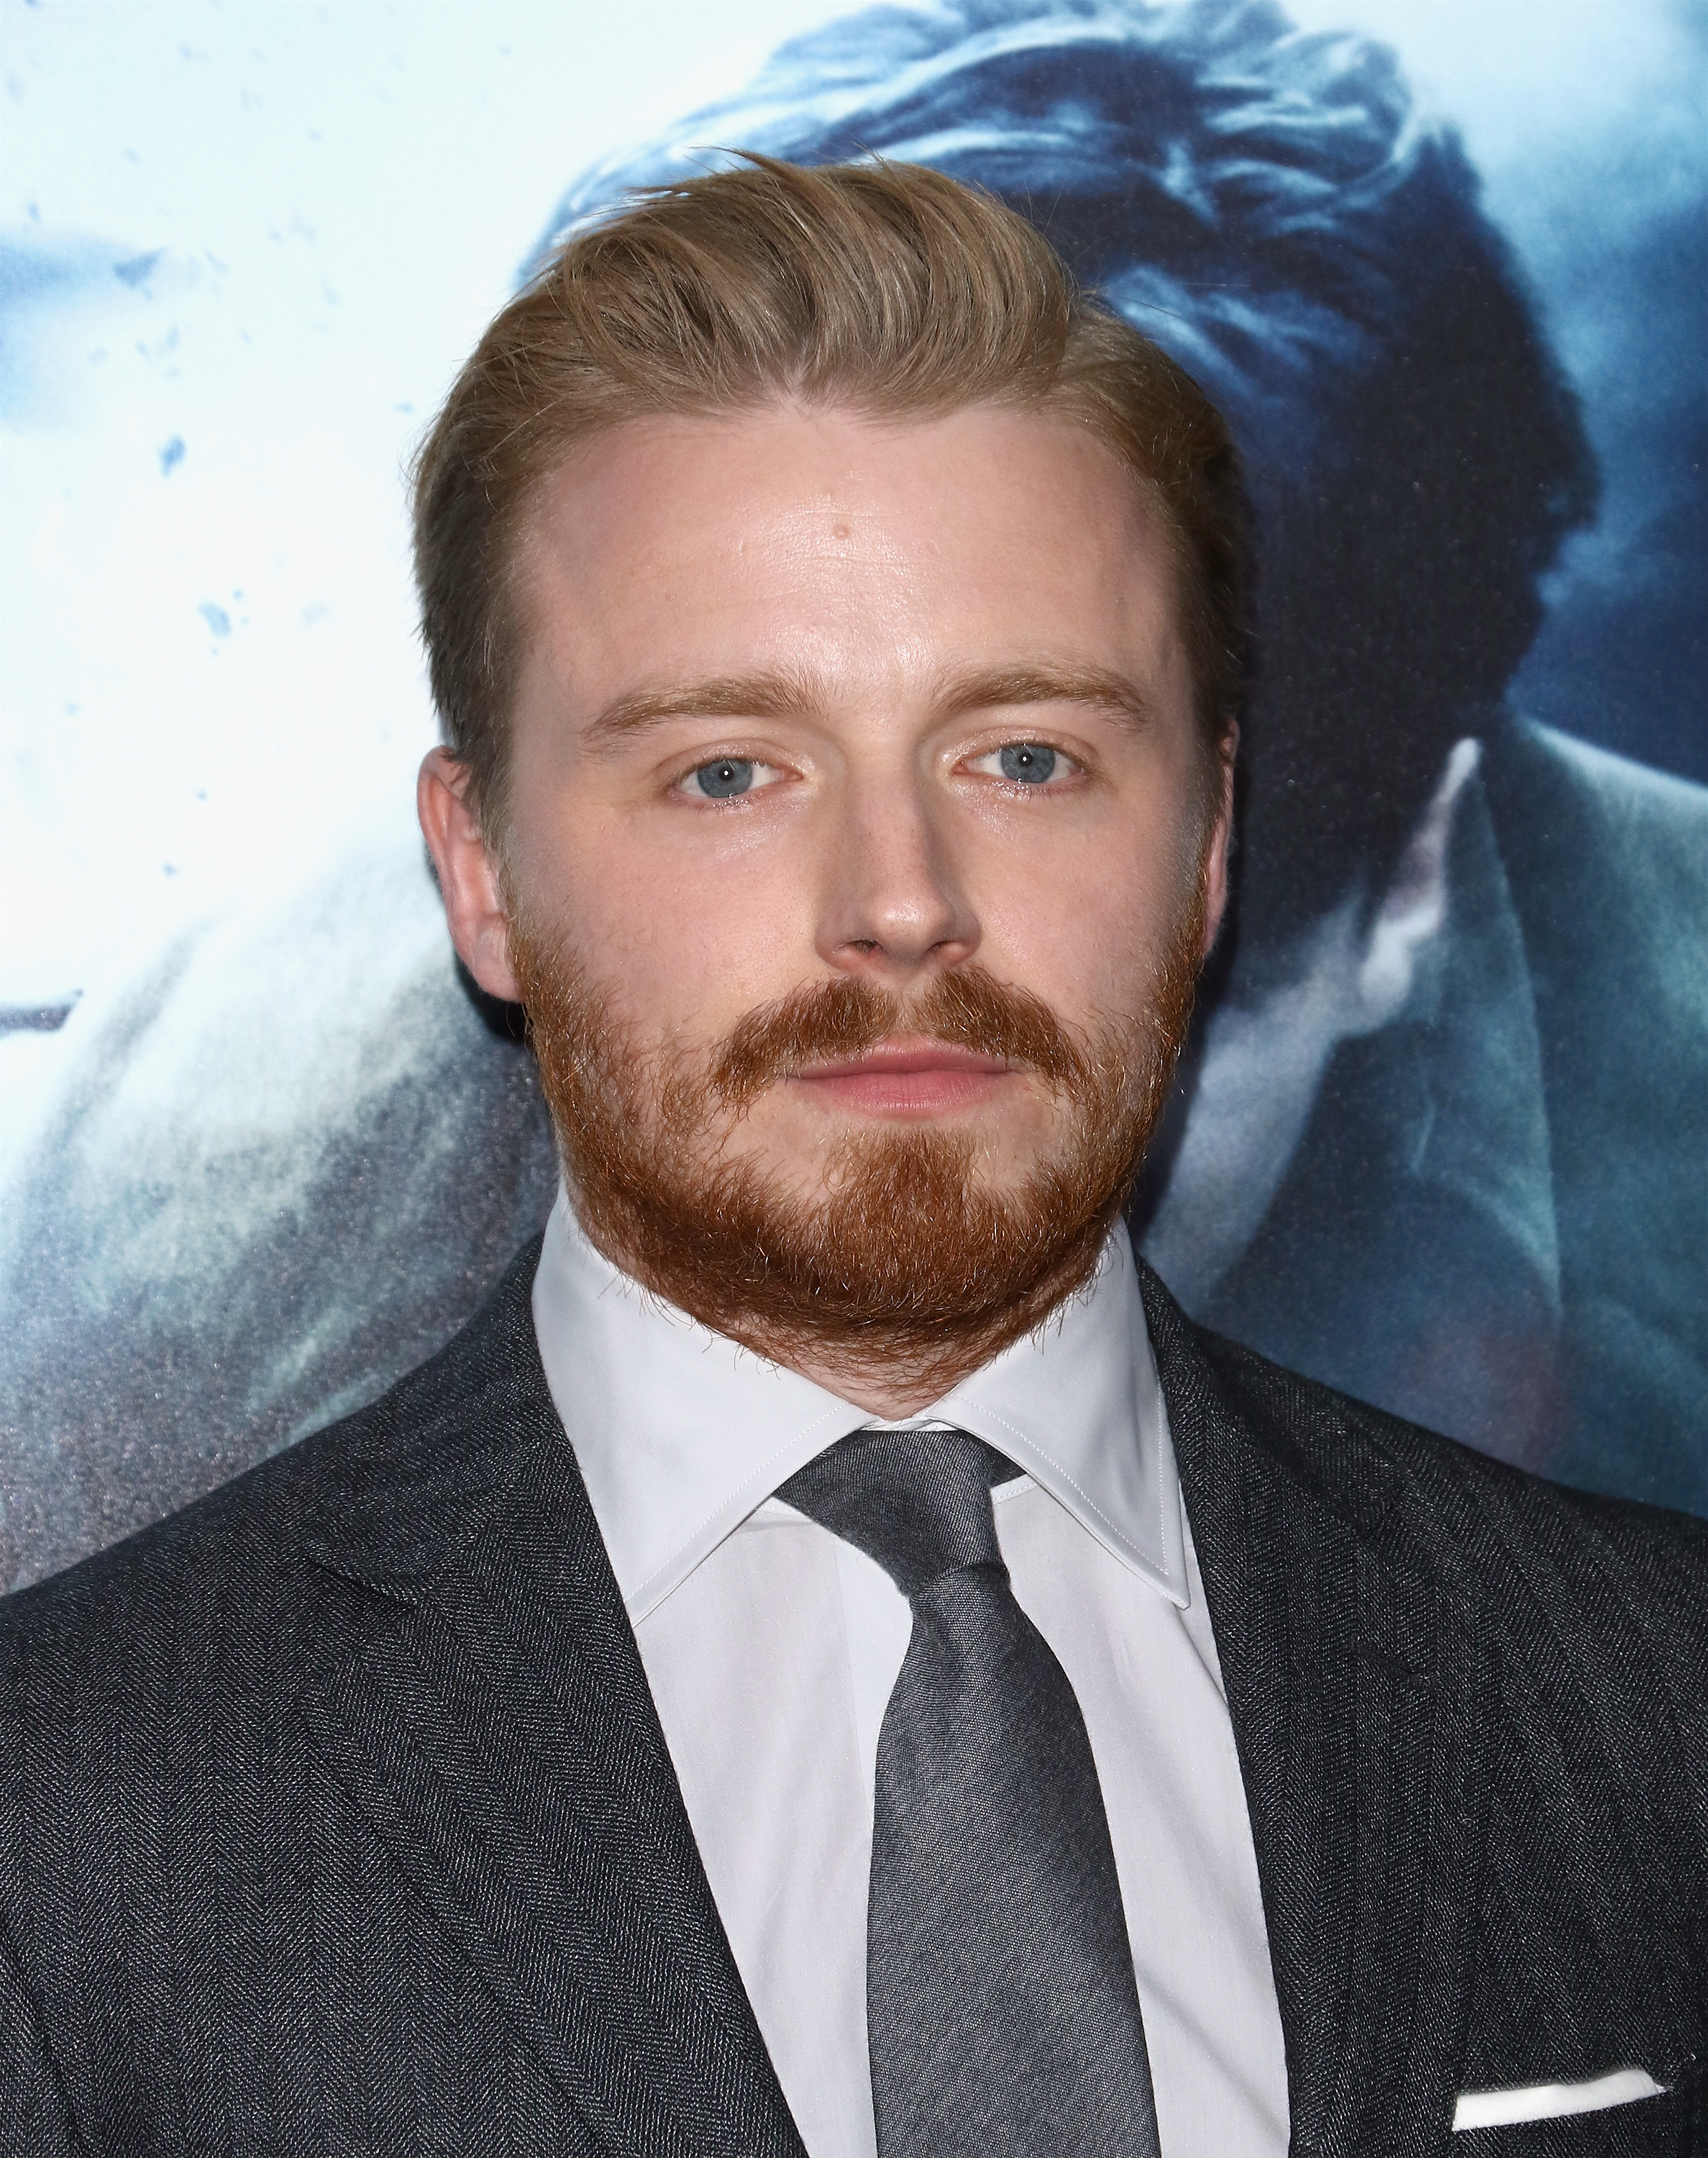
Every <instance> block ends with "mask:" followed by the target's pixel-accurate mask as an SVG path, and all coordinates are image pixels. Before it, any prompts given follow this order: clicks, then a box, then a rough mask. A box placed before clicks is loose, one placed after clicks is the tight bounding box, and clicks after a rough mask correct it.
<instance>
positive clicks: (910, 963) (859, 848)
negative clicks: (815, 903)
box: [817, 774, 979, 988]
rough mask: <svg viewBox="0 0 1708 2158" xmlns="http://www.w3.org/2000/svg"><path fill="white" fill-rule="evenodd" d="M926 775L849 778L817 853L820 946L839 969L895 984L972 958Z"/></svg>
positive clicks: (971, 937)
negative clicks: (822, 851) (820, 860)
mask: <svg viewBox="0 0 1708 2158" xmlns="http://www.w3.org/2000/svg"><path fill="white" fill-rule="evenodd" d="M933 810H934V805H933V804H932V803H931V800H930V798H929V792H928V782H927V781H926V780H925V779H924V778H922V777H905V776H903V775H900V774H895V775H893V776H891V777H888V778H882V779H880V778H877V777H866V778H859V777H854V778H851V779H850V780H849V782H848V783H847V786H846V790H845V792H844V793H843V796H842V798H841V800H840V801H839V803H838V805H837V811H836V815H835V823H834V828H833V836H832V837H831V838H830V839H829V842H828V849H827V853H826V855H825V859H824V870H825V874H824V879H823V885H822V887H821V893H822V896H821V901H820V906H819V916H818V937H817V944H818V955H819V957H820V958H822V959H823V960H824V961H825V962H826V963H827V964H828V965H830V966H832V967H834V968H836V969H837V970H838V972H839V973H858V974H864V975H868V976H870V977H873V978H877V979H880V980H883V981H885V982H888V983H890V984H891V985H893V986H895V987H897V988H900V987H902V986H904V985H905V984H906V983H907V982H908V981H909V980H911V979H912V978H916V977H917V976H918V975H920V974H921V973H939V972H942V971H945V970H947V968H951V967H955V966H958V965H960V964H962V963H963V962H964V961H966V960H968V959H970V958H972V956H973V953H974V952H975V951H977V949H978V941H979V925H978V916H976V914H975V913H974V911H973V907H972V905H971V903H970V902H969V901H968V897H967V895H966V893H965V891H964V890H963V889H962V885H961V882H960V880H959V878H958V876H957V871H956V865H955V862H954V860H953V859H952V852H953V850H952V847H951V844H950V842H949V837H948V834H947V832H946V831H945V830H943V829H941V827H942V823H943V822H944V820H943V819H942V818H941V816H940V815H935V814H934V813H933Z"/></svg>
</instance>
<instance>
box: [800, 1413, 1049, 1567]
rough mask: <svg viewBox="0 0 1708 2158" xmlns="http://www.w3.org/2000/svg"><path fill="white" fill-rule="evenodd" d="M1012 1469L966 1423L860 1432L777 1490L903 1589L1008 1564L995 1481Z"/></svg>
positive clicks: (841, 1442) (1008, 1473) (1012, 1470)
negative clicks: (951, 1427)
mask: <svg viewBox="0 0 1708 2158" xmlns="http://www.w3.org/2000/svg"><path fill="white" fill-rule="evenodd" d="M1013 1474H1014V1469H1012V1467H1011V1466H1010V1465H1009V1463H1008V1462H1006V1461H1005V1460H1004V1458H1003V1457H1002V1455H1001V1454H999V1453H998V1452H997V1451H996V1449H995V1448H993V1447H989V1446H987V1445H986V1444H985V1443H984V1441H983V1439H982V1438H974V1437H973V1434H972V1433H971V1432H968V1431H857V1432H854V1433H851V1434H850V1435H849V1437H848V1438H844V1439H841V1440H839V1441H838V1443H836V1445H834V1446H833V1447H831V1448H829V1449H828V1451H827V1452H826V1453H821V1454H820V1455H819V1456H818V1459H817V1460H816V1461H809V1462H808V1464H807V1466H806V1467H805V1468H804V1469H802V1470H801V1471H800V1472H799V1473H798V1474H796V1475H794V1476H792V1477H790V1479H789V1480H788V1482H787V1484H782V1485H781V1486H779V1488H778V1490H777V1496H778V1498H779V1499H782V1500H786V1501H787V1504H788V1505H791V1506H793V1507H795V1508H797V1510H799V1511H800V1512H801V1513H803V1514H806V1515H809V1516H810V1517H811V1519H813V1520H815V1521H817V1522H818V1524H819V1525H820V1526H821V1527H823V1528H827V1529H828V1530H830V1531H831V1532H832V1534H833V1535H835V1536H841V1537H842V1538H843V1539H844V1541H845V1542H848V1543H851V1544H854V1545H855V1546H858V1548H859V1550H861V1551H864V1553H865V1554H866V1556H867V1557H868V1558H871V1559H875V1560H876V1561H877V1562H878V1564H879V1565H880V1566H881V1567H883V1569H884V1571H885V1573H887V1574H888V1575H889V1576H890V1579H891V1580H892V1581H893V1582H895V1586H896V1587H897V1588H899V1589H900V1591H901V1593H902V1594H903V1595H904V1596H907V1597H915V1596H917V1595H918V1594H919V1593H920V1592H921V1590H922V1589H924V1588H928V1587H929V1586H930V1584H931V1582H934V1581H936V1580H937V1579H938V1578H939V1577H940V1576H942V1575H943V1574H946V1573H952V1572H956V1571H957V1569H958V1568H960V1567H968V1566H996V1567H999V1566H1001V1564H1002V1551H1001V1549H1000V1547H999V1546H998V1543H997V1540H996V1518H995V1515H994V1514H993V1512H992V1510H991V1503H990V1487H991V1485H992V1484H993V1483H999V1482H1001V1481H1002V1479H1004V1476H1011V1475H1013Z"/></svg>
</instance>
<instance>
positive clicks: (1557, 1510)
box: [1182, 1320, 1708, 1826]
mask: <svg viewBox="0 0 1708 2158" xmlns="http://www.w3.org/2000/svg"><path fill="white" fill-rule="evenodd" d="M1182 1323H1183V1324H1184V1326H1185V1327H1186V1329H1187V1331H1188V1333H1189V1336H1190V1339H1191V1341H1192V1344H1193V1346H1194V1349H1195V1351H1196V1354H1197V1355H1198V1357H1199V1358H1200V1360H1201V1368H1202V1370H1203V1371H1204V1372H1205V1375H1206V1376H1207V1377H1208V1380H1209V1382H1210V1384H1211V1385H1212V1386H1214V1387H1215V1390H1216V1391H1217V1392H1218V1393H1219V1394H1220V1397H1221V1399H1222V1400H1223V1402H1225V1403H1226V1407H1227V1409H1228V1411H1229V1412H1231V1422H1233V1423H1234V1424H1235V1425H1236V1427H1237V1428H1238V1429H1239V1431H1240V1432H1241V1434H1242V1436H1243V1438H1244V1441H1245V1443H1247V1444H1250V1445H1253V1446H1255V1447H1256V1448H1260V1449H1262V1451H1263V1452H1264V1453H1266V1454H1267V1456H1268V1458H1270V1460H1271V1461H1272V1462H1274V1463H1275V1464H1277V1465H1278V1466H1279V1467H1280V1469H1282V1473H1283V1474H1284V1475H1285V1476H1286V1477H1287V1479H1289V1481H1290V1482H1291V1483H1292V1484H1293V1486H1294V1487H1295V1489H1301V1490H1303V1492H1304V1493H1306V1494H1307V1495H1308V1500H1309V1502H1310V1503H1311V1504H1313V1505H1315V1506H1316V1507H1318V1508H1319V1509H1321V1510H1323V1512H1324V1514H1325V1515H1327V1516H1328V1517H1329V1518H1330V1519H1334V1520H1338V1521H1339V1522H1340V1523H1341V1524H1343V1525H1344V1526H1346V1527H1348V1528H1349V1530H1350V1531H1351V1532H1352V1533H1353V1535H1354V1536H1355V1537H1356V1538H1357V1540H1358V1542H1359V1544H1360V1546H1361V1548H1362V1549H1363V1550H1364V1551H1365V1553H1366V1554H1367V1557H1368V1558H1369V1560H1370V1561H1374V1562H1377V1563H1381V1562H1392V1563H1396V1564H1398V1565H1400V1566H1401V1567H1406V1568H1416V1567H1422V1568H1423V1569H1425V1570H1426V1571H1427V1573H1428V1574H1429V1575H1430V1576H1431V1577H1433V1579H1434V1580H1435V1581H1436V1582H1437V1583H1438V1584H1439V1587H1440V1589H1441V1591H1442V1593H1443V1594H1444V1595H1445V1596H1446V1597H1447V1598H1449V1599H1450V1600H1451V1602H1452V1603H1453V1605H1454V1606H1455V1607H1456V1608H1458V1611H1459V1612H1460V1613H1461V1614H1462V1615H1463V1617H1465V1618H1466V1619H1468V1622H1469V1624H1470V1625H1471V1627H1472V1629H1473V1631H1474V1632H1475V1634H1477V1635H1478V1638H1480V1639H1483V1640H1484V1641H1485V1642H1487V1643H1489V1644H1491V1645H1492V1646H1494V1647H1495V1648H1496V1649H1498V1651H1499V1655H1500V1658H1501V1660H1502V1661H1503V1663H1504V1667H1505V1670H1506V1675H1507V1678H1508V1680H1509V1683H1510V1685H1511V1686H1513V1687H1514V1688H1515V1689H1517V1690H1518V1691H1530V1692H1531V1693H1533V1694H1534V1693H1538V1692H1540V1693H1547V1694H1551V1695H1557V1694H1559V1693H1560V1691H1561V1688H1562V1687H1563V1688H1565V1690H1566V1692H1568V1693H1571V1694H1574V1695H1575V1696H1576V1698H1577V1699H1578V1700H1579V1701H1580V1703H1581V1704H1582V1706H1583V1708H1584V1709H1585V1711H1586V1712H1588V1713H1592V1714H1593V1715H1594V1717H1596V1719H1597V1721H1598V1722H1602V1723H1603V1724H1604V1725H1605V1726H1606V1727H1607V1731H1608V1732H1609V1734H1610V1735H1611V1734H1612V1733H1613V1732H1614V1731H1615V1730H1616V1728H1618V1727H1623V1728H1627V1729H1628V1730H1630V1731H1632V1732H1635V1731H1636V1730H1637V1729H1638V1727H1639V1726H1641V1725H1643V1724H1644V1723H1645V1722H1646V1723H1648V1724H1649V1725H1651V1726H1653V1725H1654V1722H1655V1720H1656V1719H1659V1720H1660V1721H1661V1722H1663V1723H1664V1725H1666V1726H1667V1727H1669V1728H1670V1729H1672V1730H1673V1731H1674V1733H1675V1735H1676V1737H1677V1740H1678V1743H1679V1745H1680V1748H1682V1751H1683V1753H1684V1754H1685V1757H1686V1758H1687V1760H1688V1761H1689V1763H1690V1764H1691V1770H1690V1773H1691V1774H1692V1776H1693V1778H1694V1779H1695V1782H1696V1783H1697V1784H1698V1785H1699V1788H1700V1796H1701V1798H1702V1799H1703V1802H1704V1804H1708V1521H1704V1520H1699V1519H1697V1518H1696V1517H1695V1516H1694V1515H1688V1514H1683V1513H1676V1512H1674V1511H1671V1510H1669V1509H1667V1508H1664V1507H1659V1506H1650V1505H1642V1504H1639V1503H1638V1502H1637V1501H1634V1500H1622V1499H1612V1498H1607V1497H1602V1496H1600V1495H1597V1494H1594V1493H1592V1492H1587V1491H1581V1490H1574V1489H1570V1488H1568V1487H1567V1486H1566V1485H1563V1484H1556V1483H1552V1482H1550V1481H1548V1480H1547V1479H1544V1478H1542V1477H1540V1476H1535V1475H1531V1474H1527V1473H1526V1472H1525V1471H1524V1470H1522V1469H1514V1468H1513V1467H1511V1466H1509V1464H1506V1463H1504V1462H1500V1461H1496V1460H1494V1459H1492V1458H1489V1456H1487V1455H1485V1454H1482V1453H1477V1452H1476V1451H1475V1450H1474V1449H1473V1448H1470V1447H1468V1446H1464V1445H1462V1444H1460V1443H1458V1441H1456V1440H1453V1439H1451V1438H1444V1437H1442V1435H1441V1434H1440V1433H1437V1432H1432V1431H1427V1430H1425V1429H1423V1428H1422V1427H1420V1426H1418V1425H1416V1424H1411V1423H1407V1422H1404V1421H1403V1420H1402V1419H1401V1418H1400V1417H1393V1416H1389V1415H1387V1414H1385V1412H1383V1411H1381V1410H1380V1409H1376V1408H1373V1407H1370V1406H1369V1405H1368V1404H1367V1403H1365V1402H1359V1401H1355V1400H1354V1399H1352V1398H1351V1397H1349V1396H1347V1395H1344V1394H1341V1393H1338V1392H1336V1391H1334V1389H1333V1388H1331V1387H1329V1386H1321V1385H1318V1383H1317V1382H1316V1381H1313V1380H1309V1379H1306V1378H1303V1377H1302V1376H1299V1375H1298V1373H1297V1372H1293V1371H1286V1370H1283V1369H1282V1368H1281V1367H1280V1366H1277V1365H1274V1364H1272V1363H1270V1362H1269V1361H1268V1360H1267V1359H1266V1358H1264V1357H1262V1356H1259V1355H1256V1354H1255V1352H1253V1351H1252V1350H1249V1349H1246V1348H1242V1347H1241V1346H1240V1345H1238V1344H1236V1343H1234V1342H1231V1341H1227V1340H1223V1339H1221V1338H1220V1336H1218V1335H1214V1334H1211V1333H1209V1332H1208V1331H1206V1330H1205V1329H1200V1328H1198V1327H1195V1326H1192V1325H1191V1324H1190V1322H1189V1321H1184V1320H1183V1322H1182ZM1615 1750H1617V1747H1616V1749H1615ZM1705 1826H1708V1823H1705Z"/></svg>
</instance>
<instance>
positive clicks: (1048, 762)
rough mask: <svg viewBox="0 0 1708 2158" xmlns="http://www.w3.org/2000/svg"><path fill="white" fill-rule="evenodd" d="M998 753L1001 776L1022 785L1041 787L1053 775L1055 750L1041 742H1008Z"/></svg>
mask: <svg viewBox="0 0 1708 2158" xmlns="http://www.w3.org/2000/svg"><path fill="white" fill-rule="evenodd" d="M999 755H1000V760H1001V763H1002V776H1003V777H1004V779H1013V780H1018V781H1019V783H1020V785H1021V786H1023V787H1041V786H1042V785H1043V784H1044V782H1045V780H1047V779H1053V778H1054V777H1055V763H1056V758H1055V751H1054V750H1053V749H1050V748H1047V747H1046V746H1045V744H1044V743H1042V742H1010V743H1009V745H1008V746H1007V747H1006V748H1005V749H1004V750H1003V751H1000V752H999Z"/></svg>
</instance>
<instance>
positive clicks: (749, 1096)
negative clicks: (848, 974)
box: [711, 967, 1089, 1108]
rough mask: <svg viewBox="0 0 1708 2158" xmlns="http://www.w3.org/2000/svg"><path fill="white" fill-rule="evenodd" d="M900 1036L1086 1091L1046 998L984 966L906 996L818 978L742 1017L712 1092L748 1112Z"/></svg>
mask: <svg viewBox="0 0 1708 2158" xmlns="http://www.w3.org/2000/svg"><path fill="white" fill-rule="evenodd" d="M895 1035H910V1036H911V1035H922V1036H924V1037H925V1038H926V1040H932V1041H942V1042H946V1043H948V1044H950V1045H952V1046H953V1047H955V1048H957V1049H967V1050H971V1051H973V1052H974V1053H975V1054H976V1055H978V1056H1000V1057H1002V1058H1004V1060H1005V1061H1008V1062H1009V1063H1011V1064H1019V1065H1024V1066H1027V1067H1029V1069H1030V1070H1032V1071H1036V1072H1037V1073H1038V1074H1039V1075H1040V1077H1042V1078H1044V1079H1045V1080H1047V1081H1048V1082H1050V1085H1051V1086H1052V1087H1058V1088H1061V1089H1063V1090H1071V1089H1073V1088H1074V1087H1076V1086H1080V1085H1082V1084H1083V1083H1084V1082H1085V1080H1086V1076H1087V1074H1088V1068H1089V1067H1088V1060H1087V1058H1086V1056H1085V1054H1084V1052H1083V1051H1081V1048H1080V1047H1079V1045H1078V1044H1077V1043H1076V1041H1075V1040H1074V1039H1073V1037H1072V1036H1071V1035H1070V1034H1069V1033H1068V1031H1067V1030H1066V1027H1064V1026H1063V1025H1062V1024H1061V1022H1060V1020H1058V1019H1057V1017H1056V1016H1055V1013H1054V1012H1053V1011H1051V1010H1050V1007H1049V1005H1048V1004H1045V1002H1044V1000H1043V999H1042V998H1041V997H1036V996H1034V995H1033V994H1032V993H1031V992H1030V991H1029V990H1028V989H1017V988H1015V987H1014V985H1013V984H1012V983H1004V982H999V981H998V980H997V978H995V976H994V975H993V974H991V973H988V972H987V971H986V970H985V969H984V968H982V967H964V968H957V969H956V970H955V971H954V972H953V973H947V974H940V975H939V976H938V977H937V979H936V980H935V981H934V982H933V983H931V986H930V988H929V989H926V990H925V991H924V992H923V993H922V994H920V995H918V996H912V997H902V996H899V995H898V994H896V992H895V990H893V989H885V987H883V985H882V984H881V983H877V982H869V981H866V980H864V979H862V978H859V977H852V978H841V979H839V980H837V981H833V982H811V983H806V984H804V985H803V986H802V988H800V989H791V990H790V991H789V992H788V994H787V995H786V996H782V997H778V998H777V999H775V1000H774V1001H773V1002H771V1003H770V1004H757V1005H756V1006H755V1007H754V1009H752V1010H751V1012H748V1013H747V1014H745V1016H744V1017H742V1018H741V1019H740V1020H738V1021H737V1023H736V1025H735V1027H734V1028H733V1029H732V1030H731V1031H730V1036H729V1039H728V1040H727V1041H726V1042H725V1045H724V1047H723V1049H722V1051H721V1052H720V1055H719V1056H718V1060H717V1062H716V1064H715V1066H714V1067H713V1071H712V1074H711V1080H712V1085H713V1087H714V1088H715V1090H716V1092H718V1093H720V1095H722V1097H724V1099H725V1101H726V1102H730V1104H731V1105H732V1106H734V1107H737V1108H741V1107H746V1105H747V1104H748V1103H749V1102H751V1101H752V1100H753V1098H754V1097H755V1096H756V1095H757V1094H759V1093H760V1092H761V1091H762V1090H763V1089H764V1088H765V1087H768V1086H771V1084H772V1083H773V1082H775V1081H777V1080H778V1079H787V1078H790V1077H792V1076H793V1075H794V1074H795V1073H796V1072H797V1071H801V1070H802V1069H803V1068H804V1067H805V1066H808V1065H809V1064H817V1063H823V1062H828V1061H831V1060H833V1059H839V1058H842V1057H852V1056H861V1055H863V1054H864V1052H865V1051H868V1050H871V1049H875V1048H877V1046H878V1045H879V1044H880V1042H884V1041H886V1040H890V1039H891V1038H892V1037H893V1036H895Z"/></svg>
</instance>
